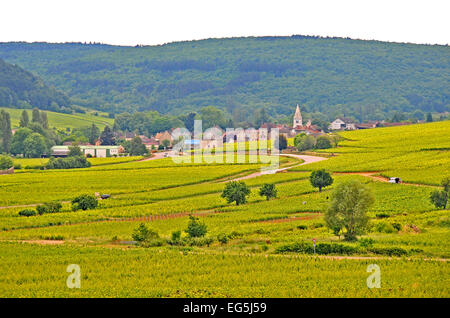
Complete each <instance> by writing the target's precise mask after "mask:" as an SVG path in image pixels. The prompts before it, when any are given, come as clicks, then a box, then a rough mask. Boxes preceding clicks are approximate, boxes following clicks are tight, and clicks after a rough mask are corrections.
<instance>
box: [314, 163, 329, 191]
mask: <svg viewBox="0 0 450 318" xmlns="http://www.w3.org/2000/svg"><path fill="white" fill-rule="evenodd" d="M309 181H310V182H311V185H312V186H313V187H314V188H319V192H322V188H325V187H327V186H329V185H331V184H332V183H333V178H332V177H331V175H330V173H328V172H327V171H325V169H320V170H314V171H313V172H311V175H310V176H309Z"/></svg>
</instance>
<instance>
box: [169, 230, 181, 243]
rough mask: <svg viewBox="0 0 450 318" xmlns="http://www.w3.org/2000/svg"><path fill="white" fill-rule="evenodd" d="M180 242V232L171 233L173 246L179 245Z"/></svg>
mask: <svg viewBox="0 0 450 318" xmlns="http://www.w3.org/2000/svg"><path fill="white" fill-rule="evenodd" d="M180 240H181V231H174V232H172V236H171V241H172V243H173V244H177V243H179V242H180Z"/></svg>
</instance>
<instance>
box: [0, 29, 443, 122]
mask: <svg viewBox="0 0 450 318" xmlns="http://www.w3.org/2000/svg"><path fill="white" fill-rule="evenodd" d="M0 57H1V58H4V59H5V60H6V61H8V62H10V63H17V64H19V65H21V66H22V67H24V68H26V69H28V70H31V71H33V72H35V73H36V74H38V75H39V76H41V77H42V78H43V79H44V80H45V81H46V82H47V83H49V84H50V85H54V86H55V87H56V88H58V89H61V90H63V91H64V92H66V93H67V94H68V95H69V96H70V97H71V98H72V101H73V102H74V104H78V105H82V106H86V107H90V108H94V109H99V110H103V111H107V112H115V113H119V112H124V111H129V112H132V111H136V110H137V111H146V110H157V111H159V112H161V113H171V114H174V115H178V114H183V113H186V112H187V111H192V110H193V111H199V110H200V109H201V108H202V107H204V106H208V105H213V106H217V107H219V108H222V109H223V110H226V111H227V112H228V113H229V114H231V116H232V117H233V118H234V120H235V122H239V121H245V120H247V119H248V118H249V117H250V116H253V114H254V111H255V110H256V109H260V108H262V107H265V108H266V109H267V111H268V113H269V114H270V115H272V116H274V117H277V118H284V119H286V118H288V117H287V116H292V113H293V111H294V107H295V104H297V103H299V104H300V105H301V106H302V110H303V112H306V113H310V114H309V115H311V113H316V114H317V116H319V115H321V114H318V112H320V113H322V114H323V115H324V116H323V117H326V119H328V120H331V119H334V118H335V117H336V116H347V117H354V118H355V119H357V120H361V121H363V120H367V119H371V120H375V119H380V120H381V119H390V118H392V116H393V115H394V114H395V113H396V112H407V113H413V112H414V111H417V110H421V111H422V112H445V111H449V110H450V76H449V74H450V49H449V47H448V46H441V45H432V46H431V45H417V44H401V43H386V42H379V41H362V40H352V39H344V38H319V37H306V36H292V37H249V38H231V39H208V40H202V41H188V42H177V43H170V44H166V45H158V46H137V47H120V46H110V45H102V44H81V43H65V44H48V43H31V44H30V43H0ZM283 116H284V117H283Z"/></svg>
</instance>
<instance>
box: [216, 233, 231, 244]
mask: <svg viewBox="0 0 450 318" xmlns="http://www.w3.org/2000/svg"><path fill="white" fill-rule="evenodd" d="M217 241H219V243H221V244H227V243H228V235H226V234H224V233H221V234H218V235H217Z"/></svg>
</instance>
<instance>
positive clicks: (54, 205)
mask: <svg viewBox="0 0 450 318" xmlns="http://www.w3.org/2000/svg"><path fill="white" fill-rule="evenodd" d="M61 209H62V205H61V203H59V202H56V201H55V202H46V203H44V204H43V205H42V204H40V205H38V206H37V207H36V211H37V212H38V214H39V215H42V214H44V213H58V212H59V211H61Z"/></svg>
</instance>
